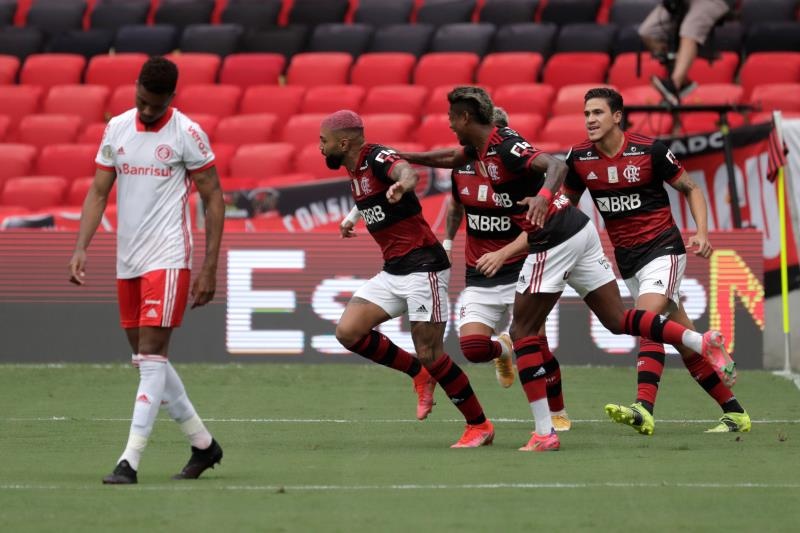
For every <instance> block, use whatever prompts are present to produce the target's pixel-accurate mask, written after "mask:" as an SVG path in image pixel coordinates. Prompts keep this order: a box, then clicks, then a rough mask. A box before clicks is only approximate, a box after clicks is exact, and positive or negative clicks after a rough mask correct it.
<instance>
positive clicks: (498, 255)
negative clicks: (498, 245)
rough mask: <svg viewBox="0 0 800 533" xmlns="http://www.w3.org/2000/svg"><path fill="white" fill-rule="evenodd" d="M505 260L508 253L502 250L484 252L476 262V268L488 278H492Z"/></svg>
mask: <svg viewBox="0 0 800 533" xmlns="http://www.w3.org/2000/svg"><path fill="white" fill-rule="evenodd" d="M505 262H506V255H505V254H504V253H503V252H501V251H500V250H497V251H494V252H488V253H485V254H483V255H482V256H481V257H480V259H478V261H477V262H476V263H475V268H477V269H478V272H480V273H481V274H483V275H484V276H486V277H487V278H491V277H492V276H494V275H495V274H497V271H498V270H500V268H501V267H502V266H503V264H504V263H505Z"/></svg>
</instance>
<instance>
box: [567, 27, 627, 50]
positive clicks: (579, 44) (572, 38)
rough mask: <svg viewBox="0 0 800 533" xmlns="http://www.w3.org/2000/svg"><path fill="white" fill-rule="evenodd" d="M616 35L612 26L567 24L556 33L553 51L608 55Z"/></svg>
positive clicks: (615, 29)
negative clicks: (603, 53)
mask: <svg viewBox="0 0 800 533" xmlns="http://www.w3.org/2000/svg"><path fill="white" fill-rule="evenodd" d="M616 34H617V27H616V26H615V25H614V24H592V23H586V22H581V23H577V24H567V25H565V26H562V27H561V31H560V32H559V33H558V38H557V39H556V49H555V51H556V52H605V53H609V52H611V46H612V44H613V43H614V37H615V36H616Z"/></svg>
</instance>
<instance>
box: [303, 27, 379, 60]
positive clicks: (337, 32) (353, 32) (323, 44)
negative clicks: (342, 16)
mask: <svg viewBox="0 0 800 533" xmlns="http://www.w3.org/2000/svg"><path fill="white" fill-rule="evenodd" d="M372 32H373V29H372V26H369V25H367V24H340V23H326V24H320V25H318V26H317V27H315V28H314V31H313V32H312V33H311V39H310V40H309V41H308V46H307V47H306V51H307V52H346V53H348V54H350V55H352V56H353V57H357V56H359V55H361V54H362V53H363V52H364V51H365V50H366V49H367V45H368V44H369V42H370V40H371V39H372Z"/></svg>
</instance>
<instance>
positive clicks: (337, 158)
mask: <svg viewBox="0 0 800 533" xmlns="http://www.w3.org/2000/svg"><path fill="white" fill-rule="evenodd" d="M363 144H364V121H363V120H361V117H360V116H358V113H356V112H355V111H350V110H349V109H341V110H339V111H337V112H335V113H333V114H331V115H328V116H327V117H325V119H324V120H323V121H322V124H320V128H319V150H320V152H322V155H324V156H325V164H326V165H328V168H330V169H334V170H335V169H337V168H339V167H341V166H342V162H343V161H344V158H345V155H347V152H349V151H351V150H352V149H353V148H354V147H355V148H359V149H360V148H361V145H363Z"/></svg>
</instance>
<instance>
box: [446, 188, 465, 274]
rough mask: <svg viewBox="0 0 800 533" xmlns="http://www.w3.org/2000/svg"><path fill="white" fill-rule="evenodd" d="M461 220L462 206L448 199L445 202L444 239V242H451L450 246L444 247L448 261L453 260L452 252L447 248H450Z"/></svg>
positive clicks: (462, 215)
mask: <svg viewBox="0 0 800 533" xmlns="http://www.w3.org/2000/svg"><path fill="white" fill-rule="evenodd" d="M463 219H464V206H463V205H461V204H460V203H458V202H456V201H455V200H453V199H452V198H449V199H448V202H447V219H446V220H445V232H444V239H445V241H451V242H450V246H445V250H446V251H447V258H448V259H450V261H452V260H453V251H452V249H448V248H450V247H452V241H453V239H455V238H456V233H458V228H459V227H460V226H461V221H462V220H463Z"/></svg>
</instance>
